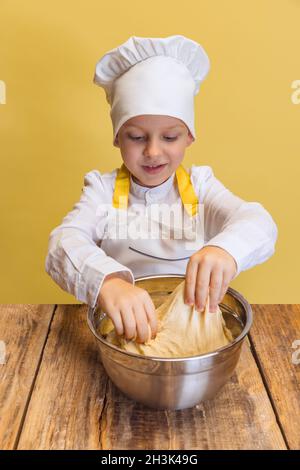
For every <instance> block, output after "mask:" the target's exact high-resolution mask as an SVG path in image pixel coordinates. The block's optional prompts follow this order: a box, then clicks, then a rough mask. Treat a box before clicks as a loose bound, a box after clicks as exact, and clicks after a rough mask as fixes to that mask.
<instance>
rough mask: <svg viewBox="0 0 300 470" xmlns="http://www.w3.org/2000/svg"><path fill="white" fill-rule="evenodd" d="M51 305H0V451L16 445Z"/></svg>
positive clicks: (44, 337)
mask: <svg viewBox="0 0 300 470" xmlns="http://www.w3.org/2000/svg"><path fill="white" fill-rule="evenodd" d="M53 312H54V305H19V304H12V305H9V304H7V305H5V304H2V305H0V340H1V341H3V342H4V344H5V349H6V357H5V363H4V364H0V449H2V450H9V449H13V448H14V447H15V445H16V443H17V439H18V434H19V431H20V428H21V427H22V420H23V416H24V415H25V412H26V406H27V401H28V400H29V398H30V392H31V387H32V385H33V382H34V379H35V374H36V371H37V369H38V365H39V361H40V358H41V354H42V350H43V347H44V344H45V341H46V338H47V333H48V328H49V324H50V322H51V318H52V315H53Z"/></svg>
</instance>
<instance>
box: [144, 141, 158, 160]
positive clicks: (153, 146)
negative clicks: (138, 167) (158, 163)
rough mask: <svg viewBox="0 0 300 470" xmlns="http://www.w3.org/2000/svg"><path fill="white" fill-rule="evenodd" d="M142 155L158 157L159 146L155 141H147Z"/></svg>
mask: <svg viewBox="0 0 300 470" xmlns="http://www.w3.org/2000/svg"><path fill="white" fill-rule="evenodd" d="M144 155H146V156H148V157H152V158H156V157H159V156H160V149H159V144H158V142H157V141H155V140H149V141H148V142H147V144H146V147H145V150H144Z"/></svg>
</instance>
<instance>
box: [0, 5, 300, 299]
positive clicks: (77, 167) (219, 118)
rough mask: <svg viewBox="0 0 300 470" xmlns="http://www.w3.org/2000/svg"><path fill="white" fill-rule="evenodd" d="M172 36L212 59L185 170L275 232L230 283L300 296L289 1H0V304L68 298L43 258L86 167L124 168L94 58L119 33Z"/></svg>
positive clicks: (294, 26)
mask: <svg viewBox="0 0 300 470" xmlns="http://www.w3.org/2000/svg"><path fill="white" fill-rule="evenodd" d="M173 34H182V35H185V36H187V37H189V38H191V39H193V40H195V41H197V42H199V43H200V44H202V45H203V47H204V48H205V50H206V51H207V53H208V56H209V58H210V61H211V70H210V72H209V75H208V77H207V79H206V80H205V81H204V82H203V83H202V85H201V88H200V92H199V94H198V95H197V96H196V99H195V119H196V132H197V140H196V142H195V143H194V144H193V145H192V146H190V147H189V148H188V149H187V153H186V157H185V159H184V160H183V164H184V166H185V167H186V168H188V167H190V166H191V165H192V164H197V165H210V166H211V167H212V168H213V171H214V173H215V176H216V177H217V178H218V179H220V180H221V182H222V183H223V184H224V185H225V186H226V187H228V188H229V189H230V190H231V191H232V192H233V193H234V194H236V195H238V196H240V197H241V198H243V199H245V200H247V201H258V202H260V203H261V204H263V206H264V207H265V208H266V209H267V210H268V211H269V212H270V214H271V215H272V217H273V218H274V220H275V222H276V223H277V225H278V229H279V237H278V241H277V245H276V252H275V254H274V255H273V257H272V258H270V259H269V260H268V261H266V262H265V263H263V264H261V265H258V266H256V267H254V268H252V269H250V270H248V271H244V272H242V273H241V274H240V276H239V277H238V278H237V279H235V280H234V281H233V282H232V283H231V286H232V287H233V288H235V289H237V290H239V291H240V292H241V293H242V294H243V295H244V296H245V297H246V298H247V300H249V301H250V302H251V303H300V291H299V288H298V283H299V277H300V276H299V265H300V251H299V244H298V240H299V229H300V222H299V212H300V211H299V209H300V208H299V201H300V185H299V180H300V178H299V176H300V159H299V157H300V139H299V136H300V52H299V45H300V1H299V0H282V1H280V0H255V1H254V0H251V1H250V0H249V1H243V0H228V1H225V0H219V1H218V0H216V1H211V0H205V1H201V0H197V1H196V0H195V1H187V2H184V3H182V2H176V1H164V2H161V1H158V0H154V1H152V2H151V4H141V2H138V1H127V2H123V1H120V0H118V1H115V2H101V1H99V0H85V1H82V0H77V1H76V2H74V1H71V0H68V1H67V0H59V1H58V0H51V1H50V0H47V1H43V2H39V1H37V0H27V1H26V2H24V1H21V0H1V2H0V103H1V104H0V133H1V134H0V155H1V265H0V272H1V279H0V281H1V288H0V289H1V295H0V301H1V303H79V302H78V301H76V299H75V298H74V297H73V296H71V295H70V294H68V293H66V292H64V291H63V290H61V289H60V287H58V286H57V285H56V284H55V283H54V281H53V280H52V279H51V278H50V276H49V275H48V274H47V273H46V272H45V258H46V254H47V247H48V238H49V234H50V232H51V230H52V229H53V228H54V227H56V226H57V225H59V224H60V223H61V221H62V219H63V217H64V216H65V215H66V214H67V213H68V212H69V211H70V210H71V209H72V208H73V205H74V204H75V203H76V202H77V201H78V200H79V198H80V195H81V188H82V186H83V177H84V174H85V173H87V172H88V171H90V170H92V169H98V170H99V171H101V172H107V171H111V170H112V169H114V168H116V167H119V166H120V165H121V163H122V160H121V156H120V152H119V150H118V149H117V148H115V147H113V146H112V125H111V121H110V117H109V110H110V108H109V105H108V103H107V102H106V99H105V95H104V91H103V89H101V88H99V87H97V86H96V85H94V84H93V74H94V67H95V64H96V62H97V60H99V58H100V57H101V56H102V55H103V54H104V53H105V52H107V51H108V50H110V49H112V48H114V47H116V46H117V45H118V44H121V43H122V42H124V41H125V40H127V39H128V38H129V37H130V36H133V35H135V36H150V37H166V36H169V35H173Z"/></svg>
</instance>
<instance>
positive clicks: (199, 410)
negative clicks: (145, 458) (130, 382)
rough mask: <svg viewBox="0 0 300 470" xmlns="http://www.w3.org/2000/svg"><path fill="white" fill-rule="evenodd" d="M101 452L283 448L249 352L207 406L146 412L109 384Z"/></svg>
mask: <svg viewBox="0 0 300 470" xmlns="http://www.w3.org/2000/svg"><path fill="white" fill-rule="evenodd" d="M100 444H101V448H102V449H122V450H123V449H286V446H285V443H284V440H283V437H282V435H281V432H280V429H279V427H278V425H277V422H276V418H275V415H274V412H273V409H272V406H271V404H270V402H269V399H268V396H267V393H266V391H265V389H264V386H263V383H262V380H261V377H260V374H259V371H258V369H257V367H256V364H255V361H254V359H253V357H252V354H251V351H250V348H249V346H248V344H247V342H246V343H244V345H243V349H242V353H241V358H240V361H239V364H238V366H237V370H236V372H235V374H234V375H233V377H232V378H231V380H230V381H229V382H228V383H227V384H226V385H225V386H224V388H223V389H222V390H220V392H219V394H218V395H217V396H216V397H215V398H214V399H213V400H211V401H207V402H205V403H202V404H200V405H197V406H196V407H194V408H190V409H187V410H179V411H160V410H152V409H150V408H146V407H144V406H143V405H141V404H138V403H135V402H134V401H132V400H131V399H129V398H127V397H125V396H124V395H123V394H122V393H121V392H119V391H118V390H117V388H116V387H115V386H114V385H113V384H112V383H111V382H110V381H109V386H108V390H107V395H106V402H105V408H104V411H103V414H102V419H101V436H100Z"/></svg>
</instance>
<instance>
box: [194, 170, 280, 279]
mask: <svg viewBox="0 0 300 470" xmlns="http://www.w3.org/2000/svg"><path fill="white" fill-rule="evenodd" d="M198 168H199V167H198ZM201 173H202V174H199V176H200V178H198V179H197V180H198V181H197V187H198V188H199V199H200V201H199V202H200V203H201V202H202V203H204V226H205V240H206V242H205V244H204V246H218V247H220V248H223V249H225V250H226V251H227V252H228V253H230V254H231V255H232V256H233V258H234V259H235V261H236V263H237V272H236V274H235V277H237V276H238V274H239V273H240V272H241V271H245V270H246V269H250V268H251V267H253V266H255V265H257V264H260V263H263V262H264V261H266V260H267V259H268V258H270V257H271V256H272V255H273V254H274V251H275V243H276V240H277V236H278V229H277V226H276V224H275V222H274V220H273V218H272V217H271V215H270V214H269V212H267V210H266V209H265V208H264V207H263V206H262V205H261V204H260V203H258V202H246V201H244V200H243V199H241V198H240V197H238V196H236V195H234V194H233V193H232V192H230V191H229V190H228V189H227V188H226V187H225V186H224V185H223V184H222V183H221V182H220V181H219V180H218V179H217V178H216V177H215V176H214V174H213V171H212V169H211V167H209V166H205V167H202V169H201Z"/></svg>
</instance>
